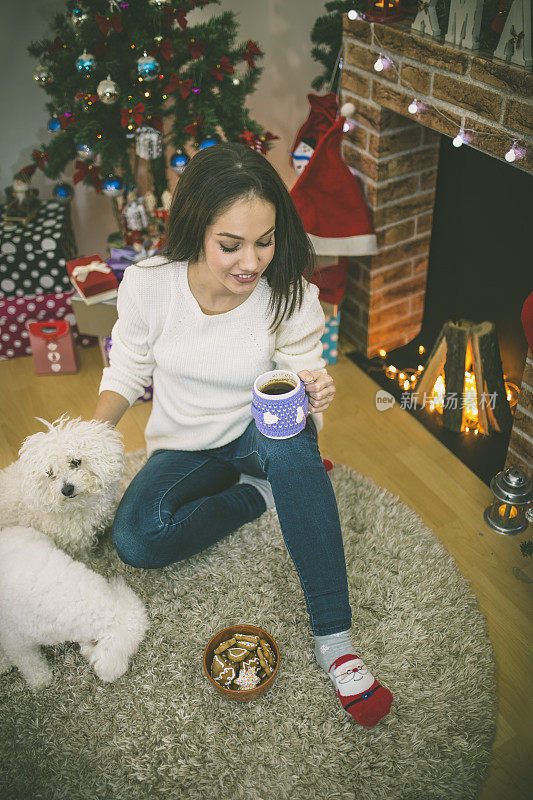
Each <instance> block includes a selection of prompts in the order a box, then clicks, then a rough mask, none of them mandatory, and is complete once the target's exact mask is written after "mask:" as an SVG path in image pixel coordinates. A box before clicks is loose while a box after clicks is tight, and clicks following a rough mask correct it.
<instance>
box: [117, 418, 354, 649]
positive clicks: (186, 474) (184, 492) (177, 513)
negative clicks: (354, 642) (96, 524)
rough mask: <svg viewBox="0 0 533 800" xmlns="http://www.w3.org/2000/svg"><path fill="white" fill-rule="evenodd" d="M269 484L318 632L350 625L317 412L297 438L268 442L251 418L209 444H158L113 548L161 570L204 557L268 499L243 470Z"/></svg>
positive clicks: (126, 500)
mask: <svg viewBox="0 0 533 800" xmlns="http://www.w3.org/2000/svg"><path fill="white" fill-rule="evenodd" d="M242 472H244V473H246V474H248V475H253V476H255V477H257V478H266V479H267V480H268V481H269V482H270V485H271V488H272V493H273V495H274V500H275V503H276V510H277V513H278V519H279V524H280V527H281V531H282V534H283V539H284V541H285V545H286V547H287V550H288V552H289V555H290V557H291V558H292V561H293V563H294V566H295V567H296V571H297V573H298V577H299V579H300V584H301V586H302V589H303V592H304V596H305V601H306V605H307V611H308V613H309V619H310V624H311V629H312V631H313V633H314V634H315V635H316V636H325V635H326V634H330V633H337V632H339V631H343V630H347V629H348V628H350V626H351V616H352V614H351V608H350V604H349V597H348V581H347V577H346V562H345V558H344V547H343V542H342V534H341V526H340V520H339V513H338V509H337V502H336V499H335V494H334V492H333V487H332V485H331V481H330V479H329V476H328V474H327V472H326V469H325V467H324V465H323V463H322V457H321V455H320V451H319V449H318V444H317V431H316V427H315V424H314V422H313V420H312V418H311V416H308V417H307V423H306V427H305V428H304V429H303V430H302V431H300V433H298V434H296V436H292V437H291V438H290V439H269V438H268V437H267V436H264V435H263V434H262V433H260V432H259V431H258V430H257V428H256V426H255V422H254V420H251V422H250V424H249V425H248V427H247V428H246V430H245V431H244V433H243V434H242V435H241V436H239V437H238V438H237V439H235V440H234V441H232V442H229V443H228V444H225V445H222V446H221V447H215V448H212V449H209V450H198V451H190V450H156V451H155V452H153V453H152V455H151V456H150V458H149V459H148V460H147V462H146V464H145V465H144V466H143V467H142V469H140V470H139V472H138V473H137V475H136V476H135V477H134V478H133V480H132V481H131V483H130V485H129V486H128V488H127V489H126V491H125V493H124V495H123V497H122V500H121V501H120V504H119V506H118V509H117V513H116V516H115V520H114V523H113V534H112V535H113V544H114V546H115V549H116V551H117V553H118V555H119V557H120V558H121V559H122V561H124V562H125V563H126V564H130V565H131V566H134V567H141V568H143V569H157V568H158V567H165V566H167V565H168V564H173V563H174V562H176V561H180V560H182V559H185V558H188V557H189V556H192V555H195V554H196V553H199V552H200V551H201V550H204V549H205V548H206V547H209V546H210V545H212V544H214V543H215V542H217V541H219V540H220V539H222V538H223V537H224V536H227V535H228V534H229V533H231V532H232V531H235V530H237V529H238V528H240V527H241V526H242V525H244V524H246V523H247V522H252V520H254V519H257V517H260V516H261V514H263V513H264V512H265V510H266V504H265V500H264V498H263V497H262V496H261V494H260V493H259V492H258V491H257V489H256V488H255V487H254V486H252V485H251V484H245V483H236V481H238V479H239V475H240V473H242Z"/></svg>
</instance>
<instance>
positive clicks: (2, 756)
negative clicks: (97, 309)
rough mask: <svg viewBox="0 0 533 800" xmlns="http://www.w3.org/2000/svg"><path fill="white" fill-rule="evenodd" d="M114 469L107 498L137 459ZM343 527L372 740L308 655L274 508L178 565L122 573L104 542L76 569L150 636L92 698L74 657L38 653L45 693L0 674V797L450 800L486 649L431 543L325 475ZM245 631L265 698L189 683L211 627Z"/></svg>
mask: <svg viewBox="0 0 533 800" xmlns="http://www.w3.org/2000/svg"><path fill="white" fill-rule="evenodd" d="M144 460H145V454H144V452H142V451H139V452H136V453H131V454H129V455H128V459H127V469H126V474H125V476H124V484H123V485H124V487H125V486H126V485H127V483H128V482H129V480H131V478H132V477H133V475H134V474H135V473H136V472H137V471H138V469H140V467H141V465H142V464H143V463H144ZM330 477H331V480H332V484H333V487H334V490H335V494H336V497H337V502H338V506H339V512H340V517H341V522H342V528H343V536H344V545H345V552H346V561H347V567H348V578H349V587H350V600H351V605H352V610H353V628H352V631H353V640H354V643H355V644H356V649H357V652H358V653H359V654H360V655H361V656H362V658H363V659H364V660H365V661H366V663H367V664H368V666H369V667H370V669H371V670H372V672H374V674H375V675H376V676H377V677H378V678H379V679H381V680H382V681H383V683H384V684H385V685H386V686H388V687H389V688H390V689H391V691H392V693H393V695H394V703H393V706H392V710H391V713H390V715H389V716H388V717H386V718H385V719H383V720H381V722H379V723H378V725H377V726H376V727H375V728H369V729H367V728H362V727H360V726H358V725H357V724H356V723H355V722H354V721H353V720H352V719H351V718H350V717H349V716H348V715H347V714H346V713H345V712H344V711H343V710H342V708H341V706H340V704H339V701H338V699H337V697H336V694H335V690H334V688H333V685H332V683H331V681H330V679H329V678H328V676H327V675H326V674H325V673H324V672H322V670H321V669H320V668H319V667H318V665H317V663H316V661H315V658H314V655H313V649H312V644H313V638H312V633H311V630H310V627H309V623H308V616H307V611H306V607H305V600H304V596H303V593H302V591H301V588H300V584H299V581H298V577H297V574H296V570H295V568H294V566H293V564H292V561H291V559H290V557H289V555H288V553H287V550H286V548H285V544H284V542H283V538H282V535H281V530H280V528H279V523H278V519H277V515H276V512H275V510H271V511H268V512H266V513H265V514H264V515H263V516H262V517H261V518H260V519H259V520H256V521H255V522H253V523H250V524H248V525H245V526H243V527H242V528H240V529H239V530H238V531H235V532H234V533H232V534H231V535H230V536H228V537H227V538H226V539H224V540H222V541H221V542H219V543H217V544H216V545H214V546H213V547H211V548H210V549H208V550H206V551H204V552H203V553H200V554H199V555H197V556H194V557H193V558H191V559H189V560H188V561H185V562H181V563H178V564H175V565H173V566H171V567H167V568H165V569H161V570H155V571H145V570H137V569H134V568H132V567H128V566H126V565H124V564H122V563H121V562H120V561H119V559H118V557H117V556H116V554H115V552H114V550H113V548H112V545H111V544H110V541H109V536H106V537H105V538H104V539H103V540H102V542H101V543H100V544H99V546H98V548H97V550H96V551H95V552H93V553H91V554H90V556H88V557H87V558H86V559H85V561H86V563H87V564H88V565H89V566H90V567H92V568H93V569H94V570H96V571H98V572H100V573H102V574H104V575H106V576H107V577H110V576H111V575H113V574H117V573H120V574H122V575H124V576H125V578H126V580H127V581H128V583H129V584H130V585H131V586H132V587H133V588H134V589H135V590H136V591H137V592H138V593H139V595H140V596H141V597H142V598H143V599H144V600H145V602H146V605H147V607H148V609H149V614H150V618H151V628H150V630H149V632H148V634H147V637H146V639H145V640H144V642H143V643H142V644H141V646H140V649H139V651H138V653H137V655H136V657H135V659H134V661H133V663H132V666H131V669H130V670H129V672H127V673H126V674H125V675H124V676H123V677H122V678H121V679H119V680H118V681H117V682H116V683H114V684H104V683H102V682H100V681H99V680H98V678H97V677H96V676H95V674H94V672H93V671H92V670H91V669H90V667H89V666H88V665H87V663H86V662H85V661H84V660H83V659H82V657H81V656H80V653H79V649H78V645H76V644H72V643H70V644H65V645H62V646H60V647H49V648H45V652H46V655H47V657H48V658H49V660H50V661H51V662H53V667H54V674H55V677H54V681H53V683H52V684H51V685H50V686H49V687H47V688H46V689H44V690H42V691H40V692H38V693H36V694H32V693H31V692H30V691H29V690H28V688H27V687H26V685H25V684H24V682H23V680H22V678H21V676H20V674H19V673H18V672H17V671H15V670H12V671H11V672H9V673H7V674H5V675H4V676H3V677H1V678H0V797H1V798H2V800H37V798H42V800H108V798H109V800H111V798H113V800H159V798H161V800H163V799H164V800H207V799H208V798H213V799H214V798H220V800H267V799H268V800H271V798H273V797H274V798H276V800H285V798H290V799H291V800H354V798H357V800H432V799H433V798H435V800H436V799H437V798H443V800H444V798H446V800H468V798H475V797H477V794H478V791H479V789H480V787H481V785H482V783H483V780H484V778H485V776H486V773H487V767H488V765H489V762H490V756H491V746H492V742H493V738H494V734H495V717H496V693H495V672H494V671H495V667H494V661H493V653H492V647H491V644H490V641H489V638H488V635H487V629H486V624H485V620H484V617H483V616H482V615H481V613H480V611H479V610H478V607H477V603H476V599H475V597H474V595H473V594H472V591H471V589H470V587H469V584H468V582H467V581H466V579H465V578H464V577H463V576H462V574H461V573H460V572H459V570H458V568H457V566H456V564H455V561H454V559H453V557H452V556H451V555H449V554H448V553H447V552H446V550H445V549H444V547H443V546H442V545H441V544H440V542H439V540H438V538H437V536H436V535H435V534H434V533H433V532H432V531H431V530H429V529H428V528H427V527H425V525H424V524H423V522H422V520H421V519H420V517H419V516H418V515H417V514H416V513H415V512H414V511H413V510H412V509H410V508H409V507H407V506H406V505H403V504H402V503H401V502H400V501H399V500H398V498H397V497H395V496H393V495H392V494H390V493H389V492H387V491H386V490H385V489H383V488H381V487H379V486H378V485H376V484H375V483H373V482H372V481H371V480H370V479H368V478H366V477H365V476H363V475H362V474H360V473H359V472H357V471H355V470H353V469H351V468H348V467H345V466H341V465H338V466H336V467H335V469H334V470H333V472H331V473H330ZM242 622H249V623H252V624H255V625H259V626H261V627H264V628H266V629H267V630H268V631H270V632H271V633H272V635H273V636H274V637H275V639H276V640H277V642H278V645H279V648H280V653H281V663H280V670H279V674H278V677H277V680H276V683H275V684H274V686H273V688H272V689H271V691H270V692H268V693H267V694H266V695H264V696H263V697H261V698H259V699H258V700H256V701H253V702H248V703H236V702H231V701H227V700H225V699H224V698H222V697H220V696H219V695H218V694H217V693H216V692H215V691H214V690H213V689H212V687H211V686H210V685H209V683H208V681H207V680H206V678H205V677H204V674H203V670H202V655H203V650H204V646H205V644H206V643H207V641H208V640H209V638H210V637H211V635H212V634H214V633H215V632H216V631H218V630H220V629H221V628H223V627H226V626H228V625H231V624H234V623H242Z"/></svg>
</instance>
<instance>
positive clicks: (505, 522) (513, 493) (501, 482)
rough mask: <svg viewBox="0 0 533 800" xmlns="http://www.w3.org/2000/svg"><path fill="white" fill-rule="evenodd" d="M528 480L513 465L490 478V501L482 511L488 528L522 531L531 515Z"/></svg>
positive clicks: (513, 533)
mask: <svg viewBox="0 0 533 800" xmlns="http://www.w3.org/2000/svg"><path fill="white" fill-rule="evenodd" d="M532 488H533V484H532V482H531V480H530V479H529V478H528V477H527V476H526V475H525V474H524V473H523V472H522V471H521V470H520V469H518V468H517V467H509V468H508V469H506V470H504V471H502V472H498V474H497V475H495V476H494V477H493V479H492V480H491V482H490V489H491V492H492V494H493V495H494V501H493V502H492V504H491V505H490V506H488V507H487V508H486V509H485V511H484V512H483V518H484V520H485V522H486V523H487V525H488V526H489V528H491V530H493V531H496V533H503V534H505V535H506V536H514V535H516V534H517V533H523V532H524V531H525V530H526V528H527V526H528V524H529V519H530V518H531V513H530V512H531V508H530V506H531V495H532Z"/></svg>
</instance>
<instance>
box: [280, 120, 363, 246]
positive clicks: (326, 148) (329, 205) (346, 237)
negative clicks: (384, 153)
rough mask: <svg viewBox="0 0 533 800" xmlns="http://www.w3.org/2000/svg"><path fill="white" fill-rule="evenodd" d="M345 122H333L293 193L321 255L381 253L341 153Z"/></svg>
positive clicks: (298, 209)
mask: <svg viewBox="0 0 533 800" xmlns="http://www.w3.org/2000/svg"><path fill="white" fill-rule="evenodd" d="M345 121H346V118H345V117H343V116H340V117H338V119H337V120H336V121H334V122H333V123H331V121H330V123H329V130H327V132H325V133H323V134H322V138H321V139H320V140H319V142H318V144H317V147H316V150H315V152H314V153H313V155H312V157H311V159H310V160H309V164H308V165H307V167H306V168H305V169H304V170H303V172H302V173H301V175H300V177H299V178H298V180H297V181H296V183H295V184H294V186H293V188H292V189H291V193H290V194H291V197H292V199H293V201H294V205H295V206H296V209H297V211H298V213H299V214H300V217H301V218H302V222H303V224H304V228H305V230H306V232H307V234H308V236H309V238H310V239H311V242H312V243H313V247H314V249H315V253H316V254H317V255H324V256H331V255H339V256H350V255H372V254H374V253H377V242H376V235H375V233H374V228H373V226H372V221H371V218H370V212H369V210H368V207H367V205H366V201H365V198H364V196H363V192H362V189H361V187H360V185H359V181H358V179H357V178H356V177H355V176H354V175H352V173H351V172H350V170H349V168H348V166H347V164H346V163H345V162H344V161H343V158H342V156H341V153H340V146H341V141H342V136H343V131H344V123H345ZM300 130H301V129H300Z"/></svg>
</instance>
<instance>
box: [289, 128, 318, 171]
mask: <svg viewBox="0 0 533 800" xmlns="http://www.w3.org/2000/svg"><path fill="white" fill-rule="evenodd" d="M315 149H316V139H315V138H313V137H312V136H304V137H303V139H301V140H300V142H299V143H298V147H296V148H295V149H294V152H292V153H291V155H292V165H293V167H294V169H295V170H296V172H297V173H298V175H301V174H302V172H303V171H304V169H305V168H306V166H307V165H308V164H309V161H310V160H311V158H312V156H313V153H314V152H315Z"/></svg>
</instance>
